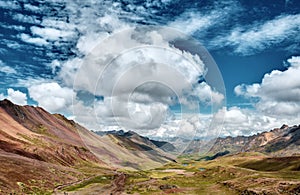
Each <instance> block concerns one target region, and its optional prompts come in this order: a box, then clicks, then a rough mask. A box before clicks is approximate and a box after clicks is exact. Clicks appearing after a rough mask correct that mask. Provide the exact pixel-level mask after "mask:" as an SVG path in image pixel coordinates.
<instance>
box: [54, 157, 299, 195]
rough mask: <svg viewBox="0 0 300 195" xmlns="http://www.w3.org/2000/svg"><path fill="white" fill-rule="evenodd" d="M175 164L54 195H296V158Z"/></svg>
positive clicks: (120, 173) (104, 179)
mask: <svg viewBox="0 0 300 195" xmlns="http://www.w3.org/2000/svg"><path fill="white" fill-rule="evenodd" d="M177 161H178V162H177V163H170V164H166V165H164V166H163V167H160V168H157V169H153V170H147V171H135V172H133V171H121V170H119V171H118V172H115V173H114V174H113V175H111V174H108V175H97V176H95V177H91V178H90V179H88V180H85V181H82V182H80V183H76V184H74V185H69V186H65V187H64V188H62V189H60V192H56V194H63V193H64V192H66V193H68V194H111V193H112V194H224V195H230V194H300V157H281V158H275V157H273V158H271V157H267V156H264V155H263V154H260V153H240V154H237V155H228V156H224V157H220V158H217V159H215V160H211V161H203V160H200V161H198V160H197V158H195V157H181V158H179V159H178V160H177Z"/></svg>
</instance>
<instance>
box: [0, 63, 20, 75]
mask: <svg viewBox="0 0 300 195" xmlns="http://www.w3.org/2000/svg"><path fill="white" fill-rule="evenodd" d="M0 72H4V73H6V74H16V73H17V71H16V70H15V69H13V68H12V67H10V66H6V65H5V64H4V62H2V61H1V60H0Z"/></svg>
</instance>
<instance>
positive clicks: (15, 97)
mask: <svg viewBox="0 0 300 195" xmlns="http://www.w3.org/2000/svg"><path fill="white" fill-rule="evenodd" d="M0 99H8V100H10V101H12V102H13V103H15V104H19V105H26V104H27V95H26V94H25V93H23V92H21V91H19V90H14V89H12V88H8V89H7V95H4V94H0Z"/></svg>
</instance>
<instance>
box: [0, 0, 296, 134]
mask: <svg viewBox="0 0 300 195" xmlns="http://www.w3.org/2000/svg"><path fill="white" fill-rule="evenodd" d="M0 17H1V21H0V38H1V43H0V76H1V78H2V79H1V81H0V98H1V99H4V98H8V99H10V100H12V101H14V102H15V103H18V104H32V105H39V106H42V107H44V108H45V109H47V110H49V111H50V112H53V113H54V112H59V113H63V114H66V115H67V116H69V117H70V118H74V119H75V120H76V121H78V122H80V123H82V124H84V125H86V126H88V127H89V128H93V129H100V130H103V129H109V128H122V127H123V126H122V124H123V125H124V122H122V121H121V122H120V121H119V123H118V125H115V124H113V122H112V119H111V113H110V111H108V110H113V108H107V107H105V106H104V107H105V108H103V105H104V104H105V101H103V100H111V99H110V98H112V96H111V94H110V95H108V94H106V93H105V92H103V93H99V94H97V93H94V94H93V93H92V92H93V91H91V90H89V87H90V86H88V84H87V83H85V80H84V79H78V75H80V74H82V76H83V77H86V78H88V77H89V74H91V75H92V72H88V71H91V70H89V69H88V68H86V70H84V71H83V69H82V68H80V65H81V64H82V63H83V64H85V63H86V57H87V56H89V54H90V53H91V51H92V48H94V47H97V45H101V43H103V40H105V39H106V38H107V37H109V36H114V34H116V33H119V32H126V29H128V28H132V27H133V28H134V27H137V26H139V25H146V26H147V25H153V26H155V25H157V26H162V27H170V28H174V29H176V30H178V31H180V32H182V33H184V34H185V35H187V36H191V37H193V38H195V39H196V40H197V41H199V42H200V43H202V45H203V46H204V47H205V48H206V49H207V50H208V52H209V53H210V55H211V56H212V58H213V59H214V60H215V62H216V64H217V66H218V68H219V70H220V72H221V75H222V77H223V81H224V87H225V89H226V94H222V93H221V92H220V91H218V90H216V91H214V88H213V87H214V86H210V88H209V87H207V86H206V85H201V84H200V85H201V86H200V87H199V90H200V88H201V90H202V91H201V90H200V91H198V92H199V93H201V94H204V95H205V94H206V92H207V91H205V90H208V92H209V93H210V95H211V97H213V98H212V99H211V101H212V102H214V103H216V102H218V101H219V100H220V98H221V96H222V95H224V99H222V102H223V101H224V102H225V100H226V108H225V107H223V106H224V104H221V105H219V106H217V108H220V110H215V111H216V112H215V113H212V114H216V115H217V116H219V115H222V119H224V124H223V128H222V129H223V130H222V133H221V134H222V135H241V134H247V135H248V134H253V133H256V132H259V131H263V130H269V129H270V128H273V127H277V126H280V125H281V124H282V123H288V124H290V125H294V124H299V122H300V121H299V120H297V117H298V116H299V113H300V100H299V98H297V97H299V95H300V94H299V91H300V87H299V86H300V81H299V79H298V77H297V73H299V61H300V60H299V57H298V56H300V47H299V46H300V3H299V1H297V0H287V1H271V0H268V1H259V0H254V1H246V0H244V1H234V0H223V1H199V0H196V1H177V0H173V1H170V0H154V1H137V0H132V1H129V0H127V1H125V0H124V1H99V2H96V1H79V0H78V1H55V0H49V1H39V0H36V1H26V0H19V1H10V0H7V1H2V0H1V1H0ZM123 34H124V33H123ZM165 38H169V37H165ZM124 44H125V43H124ZM126 44H127V43H126ZM106 46H107V45H106ZM115 46H117V45H115ZM108 47H111V48H113V47H114V46H108ZM124 47H125V46H124ZM125 48H126V47H125ZM100 50H101V48H100ZM116 50H118V49H115V50H114V52H115V51H116ZM103 51H104V52H106V50H103ZM81 67H82V66H81ZM179 68H180V67H179ZM120 69H121V68H120ZM80 71H83V73H82V72H80ZM111 71H112V72H114V71H115V70H111ZM202 73H203V72H202ZM186 74H187V75H193V74H192V72H187V73H186ZM76 78H77V80H76ZM91 78H92V76H91ZM74 80H76V81H75V87H74ZM76 82H80V83H76ZM93 82H94V81H93ZM191 82H192V81H191ZM204 83H205V82H204ZM272 83H273V84H274V85H275V84H276V85H275V86H274V85H272ZM107 86H110V85H109V84H107ZM76 87H78V88H76ZM94 87H95V86H94ZM96 87H97V86H96ZM100 87H101V86H100ZM147 87H150V88H151V86H147ZM175 88H176V87H175ZM139 90H140V91H142V92H143V93H146V92H149V89H147V90H145V89H144V88H143V87H141V89H139ZM193 90H194V91H193V92H192V93H191V94H192V96H191V97H194V96H195V94H194V92H195V91H196V89H193ZM197 90H198V89H197ZM203 90H204V91H203ZM145 91H146V92H145ZM161 91H162V92H163V91H168V90H167V89H165V88H163V89H162V90H161ZM175 91H176V89H175ZM218 92H220V93H221V94H218ZM279 92H282V93H284V94H282V93H279ZM170 93H171V92H170ZM151 94H152V95H150V96H149V97H151V98H152V100H155V101H154V102H147V103H145V102H143V104H139V105H138V106H137V107H135V109H136V110H135V114H132V115H131V114H130V113H129V115H126V116H127V117H131V118H132V117H137V119H136V120H141V122H144V120H146V121H147V120H150V119H147V117H150V118H151V117H152V118H151V120H153V121H154V122H157V121H155V117H153V116H150V115H151V114H152V115H157V116H164V117H165V118H168V117H169V118H172V117H171V116H169V115H168V114H166V113H167V111H166V110H165V109H166V107H165V106H166V105H167V107H168V106H169V108H171V111H172V109H174V108H175V107H176V105H175V106H174V105H172V106H170V105H169V104H168V103H166V102H164V101H163V100H162V96H161V97H160V94H155V93H153V91H151ZM153 94H154V95H153ZM148 95H149V94H148ZM204 95H200V96H199V97H198V96H197V98H198V100H199V101H200V100H203V101H204V102H205V101H206V97H205V96H204ZM225 95H226V97H225ZM74 97H75V101H74ZM135 98H138V96H137V97H135ZM95 99H96V100H95ZM187 100H189V101H190V99H188V98H187ZM120 101H121V100H120V99H118V100H116V102H118V103H120ZM139 101H141V100H139ZM220 101H221V100H220ZM224 102H223V103H224ZM91 103H94V104H93V106H90V105H89V104H91ZM139 103H140V102H139ZM158 103H159V104H158ZM150 104H151V105H155V108H152V107H151V108H150V107H148V106H149V105H150ZM95 105H96V106H95ZM118 105H119V104H118ZM120 105H121V104H120ZM130 105H131V104H130ZM146 105H147V106H146ZM97 106H98V107H97ZM101 106H102V107H101ZM210 106H211V105H210ZM129 107H130V106H129ZM85 109H86V113H92V114H90V115H93V117H89V116H78V113H77V115H76V111H78V110H80V111H82V110H85ZM107 109H108V110H107ZM143 109H145V110H147V109H148V111H149V109H150V111H149V112H150V115H149V116H148V114H144V115H143V114H141V113H142V112H140V111H137V110H142V111H143ZM74 110H75V113H74ZM145 110H144V111H145ZM151 110H152V111H151ZM174 110H175V109H174ZM204 110H205V109H204ZM208 110H209V109H208ZM98 111H99V112H100V113H102V115H101V114H99V113H97V112H98ZM169 111H170V110H169ZM105 113H106V114H107V115H106V114H105ZM139 113H140V114H139ZM145 113H146V111H145ZM221 113H222V114H221ZM160 114H161V115H160ZM202 114H203V115H201V117H202V118H204V120H203V121H202V122H201V121H200V122H199V121H196V122H195V121H194V120H192V119H188V118H187V119H186V121H185V122H184V123H183V124H182V126H181V129H185V131H186V132H188V131H190V130H189V129H190V128H196V129H197V128H198V126H203V123H206V124H207V123H210V122H207V121H208V120H206V118H207V117H209V116H208V115H205V114H207V113H202ZM218 114H219V115H218ZM166 115H167V117H166ZM291 116H292V117H291ZM158 118H159V117H158ZM169 118H168V120H171V119H169ZM298 118H299V117H298ZM95 121H96V122H95ZM117 121H118V120H117ZM211 121H213V120H211ZM157 123H159V124H162V123H163V122H162V121H160V120H158V122H157ZM173 123H174V124H175V126H176V125H178V123H176V122H174V121H172V124H173ZM120 124H121V125H120ZM126 125H128V127H131V128H134V127H133V126H132V124H127V123H126ZM126 125H125V126H126ZM152 125H154V126H153V127H156V126H155V125H157V124H152V122H150V125H149V126H151V128H152ZM169 125H170V124H169ZM197 125H198V126H197ZM136 128H139V129H143V128H142V127H141V126H138V127H136ZM151 128H150V127H149V129H151ZM172 128H174V126H172V125H171V126H167V125H166V126H164V127H162V128H160V129H159V128H158V130H157V131H155V133H152V134H151V133H150V131H147V132H148V133H147V132H145V131H146V130H145V131H142V130H141V132H142V133H144V134H146V135H148V134H149V135H153V136H156V135H164V134H170V133H171V134H172V133H173V134H174V132H172V131H171V130H170V129H172ZM201 132H202V131H201ZM218 132H219V131H218ZM206 133H207V132H206Z"/></svg>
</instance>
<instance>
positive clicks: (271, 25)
mask: <svg viewBox="0 0 300 195" xmlns="http://www.w3.org/2000/svg"><path fill="white" fill-rule="evenodd" d="M299 26H300V14H295V15H281V16H278V17H276V18H274V19H273V20H269V21H262V22H256V23H254V24H252V25H249V26H239V27H237V28H235V29H233V30H232V31H231V32H230V34H229V35H227V36H222V37H217V38H216V39H215V40H214V41H212V43H213V45H215V46H218V45H221V46H222V47H224V46H232V47H233V48H234V51H235V52H236V53H240V54H244V55H249V54H253V53H255V52H257V51H262V50H264V49H267V48H269V47H270V46H275V45H277V44H279V43H282V42H284V41H287V40H289V39H290V37H294V39H293V41H296V40H298V41H296V42H299V40H300V37H299V30H300V29H299Z"/></svg>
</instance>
